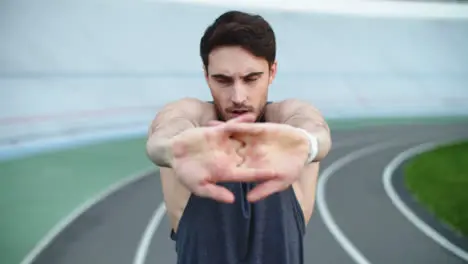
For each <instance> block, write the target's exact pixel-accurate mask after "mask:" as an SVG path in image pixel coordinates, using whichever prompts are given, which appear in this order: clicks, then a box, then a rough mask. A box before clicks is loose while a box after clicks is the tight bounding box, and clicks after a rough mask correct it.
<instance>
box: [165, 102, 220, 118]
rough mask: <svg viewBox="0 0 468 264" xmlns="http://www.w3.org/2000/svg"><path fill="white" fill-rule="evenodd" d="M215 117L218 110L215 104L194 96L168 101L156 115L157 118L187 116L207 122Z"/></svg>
mask: <svg viewBox="0 0 468 264" xmlns="http://www.w3.org/2000/svg"><path fill="white" fill-rule="evenodd" d="M215 117H216V111H215V108H214V106H213V104H211V103H209V102H207V101H202V100H200V99H197V98H192V97H185V98H182V99H179V100H175V101H172V102H168V103H166V104H165V105H163V106H162V108H161V109H160V110H159V111H158V113H157V115H156V119H160V118H163V119H167V118H169V119H172V118H187V119H190V120H193V121H196V122H197V123H205V122H207V120H212V119H214V118H215Z"/></svg>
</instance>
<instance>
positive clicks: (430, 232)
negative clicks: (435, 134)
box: [382, 142, 468, 261]
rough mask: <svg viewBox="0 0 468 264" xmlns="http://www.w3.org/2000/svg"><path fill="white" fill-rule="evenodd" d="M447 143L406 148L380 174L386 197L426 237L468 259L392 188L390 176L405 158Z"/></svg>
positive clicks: (467, 255) (466, 254)
mask: <svg viewBox="0 0 468 264" xmlns="http://www.w3.org/2000/svg"><path fill="white" fill-rule="evenodd" d="M444 144H447V143H434V142H430V143H425V144H422V145H418V146H416V147H413V148H410V149H407V150H405V151H403V152H401V153H400V154H398V155H397V156H396V157H395V158H394V159H393V160H392V161H390V163H389V164H388V165H387V166H386V167H385V169H384V171H383V174H382V181H383V184H384V188H385V192H386V193H387V195H388V197H390V200H391V201H392V203H393V204H394V205H395V206H396V208H397V209H398V210H399V211H400V212H401V213H402V214H403V215H404V216H405V217H406V218H407V219H408V220H409V221H410V222H411V223H412V224H413V225H415V226H416V227H417V228H418V229H419V230H421V231H422V232H423V233H424V234H426V235H427V236H428V237H430V238H431V239H433V240H434V241H435V242H437V243H438V244H439V245H441V246H442V247H444V248H445V249H447V250H449V251H450V252H452V253H453V254H455V255H456V256H458V257H459V258H461V259H463V260H465V261H468V252H466V251H464V250H463V249H461V248H460V247H458V246H456V245H454V244H453V243H451V242H450V241H449V240H447V239H446V238H445V237H444V236H442V235H441V234H439V233H438V232H437V231H436V230H434V229H433V228H432V227H430V226H429V225H428V224H426V223H425V222H424V221H423V220H421V219H420V218H418V217H417V216H416V215H415V214H414V213H413V212H412V211H411V209H409V208H408V207H407V206H406V205H405V203H404V202H403V201H402V200H401V199H400V197H399V196H398V194H397V192H396V191H395V189H394V188H393V184H392V176H393V174H394V172H395V170H396V169H397V168H398V167H399V166H400V165H401V164H402V163H403V162H405V161H406V160H408V159H410V158H411V157H414V156H416V155H419V154H421V153H423V152H426V151H429V150H432V149H434V148H436V147H437V146H441V145H444Z"/></svg>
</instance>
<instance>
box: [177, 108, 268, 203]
mask: <svg viewBox="0 0 468 264" xmlns="http://www.w3.org/2000/svg"><path fill="white" fill-rule="evenodd" d="M254 120H255V119H254V117H253V116H251V115H243V116H240V117H238V118H235V119H232V120H230V121H228V122H226V123H223V124H220V125H217V126H213V127H199V128H193V129H190V130H187V131H184V132H182V133H181V134H179V135H178V136H176V137H174V138H173V141H172V146H173V147H172V149H173V161H172V168H173V169H174V172H175V175H176V177H177V178H178V180H179V181H180V182H181V183H182V184H183V185H184V186H185V187H186V188H188V189H189V190H190V191H191V192H192V193H194V194H195V195H198V196H201V197H210V198H212V199H215V200H217V201H220V202H225V203H232V202H234V194H233V193H232V192H230V191H229V190H228V189H226V188H224V187H222V186H219V185H217V184H216V182H222V181H224V182H226V181H229V182H248V181H258V180H263V179H266V178H270V177H272V175H273V174H272V172H271V170H269V169H256V168H247V167H245V166H239V165H240V164H241V163H242V157H240V156H239V155H238V153H237V151H238V150H239V149H240V148H241V143H240V142H238V141H236V140H232V139H231V138H230V136H231V133H230V132H229V131H227V130H226V127H227V125H230V124H235V123H240V122H253V121H254Z"/></svg>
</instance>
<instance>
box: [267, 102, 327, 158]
mask: <svg viewBox="0 0 468 264" xmlns="http://www.w3.org/2000/svg"><path fill="white" fill-rule="evenodd" d="M270 107H271V108H270V109H269V111H268V112H269V113H268V116H269V118H268V116H267V118H268V119H270V120H272V121H273V122H277V123H282V124H288V125H291V126H293V127H297V128H302V129H305V130H306V131H308V132H309V133H311V134H312V135H314V136H316V137H317V139H318V143H319V144H318V149H319V152H318V154H317V156H316V158H315V160H314V161H320V160H322V159H323V158H324V157H325V156H326V155H327V154H328V152H329V151H330V149H331V145H332V140H331V135H330V128H329V127H328V124H327V122H326V121H325V119H324V118H323V116H322V114H321V113H320V112H319V111H318V109H317V108H315V107H314V106H312V105H311V104H309V103H306V102H304V101H301V100H297V99H287V100H284V101H281V102H278V103H275V104H272V105H271V106H270Z"/></svg>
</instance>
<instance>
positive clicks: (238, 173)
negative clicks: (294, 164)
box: [215, 167, 276, 182]
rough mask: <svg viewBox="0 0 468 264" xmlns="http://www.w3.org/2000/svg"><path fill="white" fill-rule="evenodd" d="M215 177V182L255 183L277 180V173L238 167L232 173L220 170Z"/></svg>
mask: <svg viewBox="0 0 468 264" xmlns="http://www.w3.org/2000/svg"><path fill="white" fill-rule="evenodd" d="M215 177H216V179H215V181H223V182H255V181H266V180H271V179H275V178H276V173H275V172H274V171H273V170H270V169H255V168H245V167H236V168H234V169H232V170H230V171H226V170H224V171H222V170H220V172H219V173H216V176H215Z"/></svg>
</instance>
